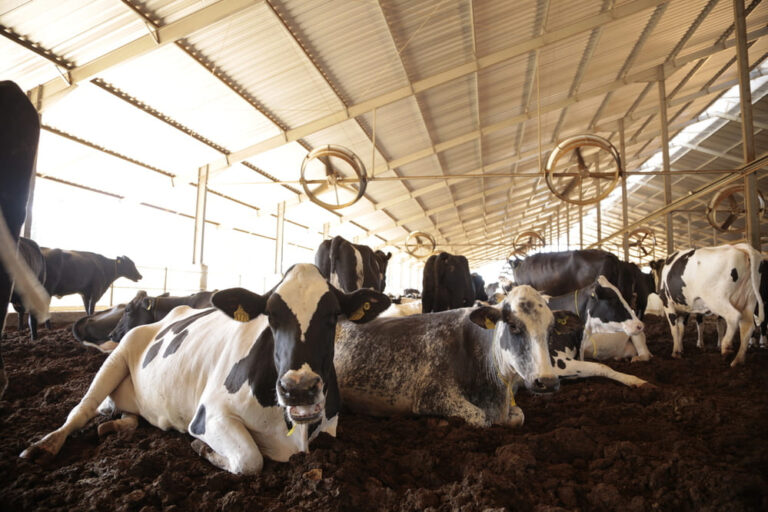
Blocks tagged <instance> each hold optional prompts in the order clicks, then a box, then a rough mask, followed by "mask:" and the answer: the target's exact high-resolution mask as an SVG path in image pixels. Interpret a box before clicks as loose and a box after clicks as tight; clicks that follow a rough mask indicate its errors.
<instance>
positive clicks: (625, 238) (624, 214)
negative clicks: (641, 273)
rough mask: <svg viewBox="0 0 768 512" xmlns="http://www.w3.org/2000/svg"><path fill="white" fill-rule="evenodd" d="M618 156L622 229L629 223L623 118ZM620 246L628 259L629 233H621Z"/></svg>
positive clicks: (620, 126)
mask: <svg viewBox="0 0 768 512" xmlns="http://www.w3.org/2000/svg"><path fill="white" fill-rule="evenodd" d="M619 156H620V158H621V224H622V227H623V228H624V229H626V228H627V225H628V224H629V212H628V207H627V173H626V171H627V169H626V161H627V146H626V142H625V139H624V118H620V119H619ZM621 247H622V249H624V261H629V233H624V234H623V235H621Z"/></svg>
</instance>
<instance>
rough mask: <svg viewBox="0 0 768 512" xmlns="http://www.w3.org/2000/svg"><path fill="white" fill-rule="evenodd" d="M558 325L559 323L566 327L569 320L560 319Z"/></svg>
mask: <svg viewBox="0 0 768 512" xmlns="http://www.w3.org/2000/svg"><path fill="white" fill-rule="evenodd" d="M557 323H559V324H560V325H565V324H567V323H568V319H567V318H560V319H558V321H557Z"/></svg>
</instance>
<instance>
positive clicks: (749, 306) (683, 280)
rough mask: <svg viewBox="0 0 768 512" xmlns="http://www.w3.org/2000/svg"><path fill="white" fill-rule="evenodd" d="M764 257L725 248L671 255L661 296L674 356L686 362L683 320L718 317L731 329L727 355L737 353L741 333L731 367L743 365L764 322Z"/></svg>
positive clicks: (723, 347)
mask: <svg viewBox="0 0 768 512" xmlns="http://www.w3.org/2000/svg"><path fill="white" fill-rule="evenodd" d="M762 263H763V260H762V257H761V255H760V253H759V252H758V251H757V250H755V249H754V248H753V247H752V246H750V245H749V244H744V243H741V244H735V245H721V246H718V247H704V248H701V249H687V250H682V251H676V252H674V253H672V254H671V255H670V256H669V257H668V258H667V259H666V260H665V262H664V267H663V268H662V270H661V283H660V291H659V296H660V297H661V301H662V304H663V305H664V312H665V314H666V316H667V321H668V322H669V327H670V329H671V331H672V341H673V349H672V357H677V358H679V357H682V354H683V329H684V323H683V322H684V317H685V315H690V314H715V315H719V316H721V317H723V318H724V319H725V322H726V324H727V328H726V331H725V336H724V337H723V342H722V345H721V347H720V350H721V353H722V354H723V355H725V354H726V353H727V352H730V351H732V350H733V348H732V345H733V338H734V335H735V334H736V332H739V331H740V333H741V340H740V341H741V344H740V345H739V351H738V353H737V354H736V357H735V358H734V359H733V361H732V362H731V366H736V365H737V364H743V363H744V361H745V357H746V350H747V345H748V341H749V339H750V337H751V336H752V332H753V330H754V326H755V321H756V322H757V324H758V325H760V324H761V323H762V322H763V319H764V318H765V311H764V310H765V307H764V304H763V301H762V299H761V297H760V280H761V274H762V273H761V267H762V268H763V270H764V269H765V265H763V264H762Z"/></svg>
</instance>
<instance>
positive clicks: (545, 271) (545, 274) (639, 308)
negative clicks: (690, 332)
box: [509, 249, 653, 320]
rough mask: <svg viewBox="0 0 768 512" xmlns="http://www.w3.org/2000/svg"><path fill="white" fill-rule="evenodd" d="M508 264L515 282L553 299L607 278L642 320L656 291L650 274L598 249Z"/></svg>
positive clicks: (533, 257)
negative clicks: (649, 299) (600, 278)
mask: <svg viewBox="0 0 768 512" xmlns="http://www.w3.org/2000/svg"><path fill="white" fill-rule="evenodd" d="M509 263H510V265H511V266H512V268H513V272H514V275H515V282H517V283H518V284H528V285H531V286H533V287H534V288H536V289H537V290H539V291H540V292H542V293H545V294H547V295H552V296H558V295H564V294H566V293H569V292H572V291H575V290H578V289H579V288H583V287H585V286H588V285H590V284H591V283H593V282H594V281H595V279H597V276H599V275H604V276H605V277H606V278H607V279H608V280H609V281H610V282H611V283H613V284H614V285H616V286H617V287H618V288H619V291H620V292H621V295H622V296H623V297H625V298H627V301H628V302H630V303H633V304H634V307H633V308H634V310H635V313H636V314H637V316H638V318H640V319H641V320H642V318H643V315H644V314H645V306H646V305H647V303H648V295H649V294H650V293H651V292H652V291H653V285H651V284H650V282H651V279H652V278H651V276H650V275H649V274H645V273H643V272H642V271H640V269H639V268H638V267H637V265H634V264H633V263H627V262H622V261H620V260H619V258H617V257H616V256H615V255H613V254H611V253H609V252H605V251H601V250H599V249H588V250H581V251H562V252H550V253H538V254H534V255H532V256H529V257H527V258H525V259H524V260H510V262H509ZM633 299H634V300H633Z"/></svg>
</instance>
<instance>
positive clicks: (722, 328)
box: [717, 316, 728, 348]
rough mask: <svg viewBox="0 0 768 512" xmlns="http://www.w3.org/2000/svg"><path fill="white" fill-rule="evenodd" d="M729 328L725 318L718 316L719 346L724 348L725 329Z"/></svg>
mask: <svg viewBox="0 0 768 512" xmlns="http://www.w3.org/2000/svg"><path fill="white" fill-rule="evenodd" d="M727 328H728V327H727V324H726V322H725V318H723V317H721V316H718V317H717V348H722V346H723V338H724V337H725V331H726V329H727Z"/></svg>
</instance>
